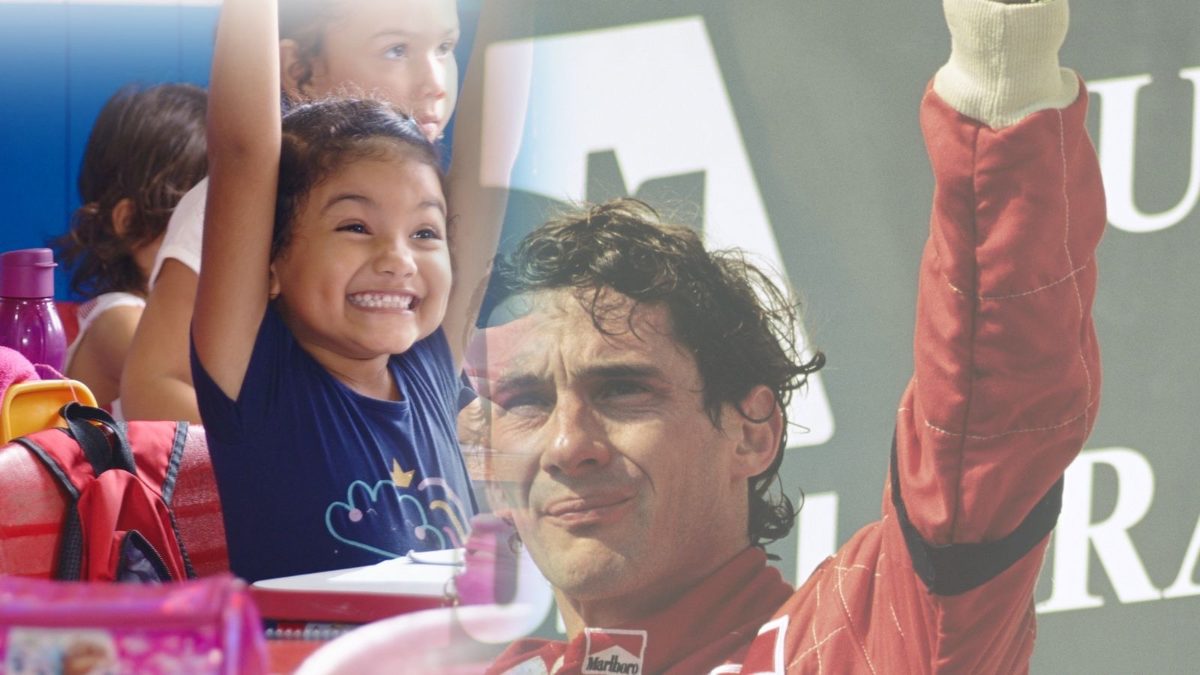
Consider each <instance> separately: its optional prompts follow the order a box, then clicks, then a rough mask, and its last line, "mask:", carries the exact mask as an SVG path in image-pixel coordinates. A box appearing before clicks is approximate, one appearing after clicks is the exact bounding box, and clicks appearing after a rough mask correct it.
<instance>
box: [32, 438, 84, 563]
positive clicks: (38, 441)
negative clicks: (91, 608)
mask: <svg viewBox="0 0 1200 675" xmlns="http://www.w3.org/2000/svg"><path fill="white" fill-rule="evenodd" d="M13 442H14V443H20V444H21V445H23V446H25V447H26V448H28V449H29V451H30V452H31V453H33V455H34V456H35V457H37V458H38V459H39V460H41V462H42V464H44V465H45V466H46V469H47V470H49V471H50V475H52V476H54V478H55V480H56V481H57V482H58V484H59V486H61V487H62V489H63V491H64V492H66V493H67V504H66V509H65V516H64V518H63V530H62V539H61V543H60V545H59V550H58V551H57V553H58V563H57V568H56V570H55V573H54V578H55V579H62V580H64V581H76V580H78V579H79V577H80V574H81V571H82V562H83V525H82V523H80V521H79V510H78V509H77V508H76V506H77V504H78V503H79V492H80V490H81V489H82V488H83V486H84V485H85V484H87V483H88V482H89V481H91V480H92V479H93V478H92V476H88V475H86V474H88V473H91V469H92V467H91V463H90V462H88V461H79V459H81V458H80V457H79V443H78V442H76V441H75V439H74V438H71V436H70V434H69V433H68V432H67V430H66V429H46V430H44V431H39V432H37V433H34V434H31V435H29V436H22V437H20V438H15V439H13ZM72 459H75V460H76V461H71V460H72Z"/></svg>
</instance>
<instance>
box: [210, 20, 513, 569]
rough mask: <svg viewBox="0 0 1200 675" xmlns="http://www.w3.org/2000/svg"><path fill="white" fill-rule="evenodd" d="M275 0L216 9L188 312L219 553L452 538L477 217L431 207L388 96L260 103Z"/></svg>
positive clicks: (300, 562)
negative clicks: (216, 504)
mask: <svg viewBox="0 0 1200 675" xmlns="http://www.w3.org/2000/svg"><path fill="white" fill-rule="evenodd" d="M275 12H276V8H275V3H274V2H265V1H263V0H226V2H225V3H224V6H223V8H222V11H221V19H220V23H219V28H218V33H217V46H216V50H215V54H214V59H213V72H212V84H211V95H212V101H213V105H212V108H211V113H210V115H209V129H210V130H211V136H210V139H209V171H210V173H209V183H208V193H207V204H206V212H205V219H204V245H203V248H202V265H201V270H200V275H199V284H198V288H197V293H196V305H195V312H194V318H193V322H192V372H193V380H194V382H195V387H196V397H197V402H198V403H199V407H200V413H201V417H202V419H203V421H204V424H205V428H206V431H207V433H208V441H209V448H210V451H211V454H212V461H213V468H214V470H215V473H216V477H217V486H218V489H219V491H220V494H221V501H222V506H223V509H224V513H225V527H226V533H227V536H228V543H229V554H230V563H231V567H232V569H233V571H234V572H235V573H237V574H238V575H240V576H243V577H245V578H247V579H251V580H256V579H261V578H265V577H274V576H284V575H290V574H299V573H304V572H313V571H319V570H326V569H336V568H343V567H351V566H356V565H364V564H369V563H374V562H379V561H380V560H383V559H387V558H392V557H398V556H402V555H404V554H405V553H407V552H409V551H410V550H432V549H441V548H449V547H454V546H461V545H462V544H463V542H464V540H465V538H466V534H467V533H466V529H465V528H466V524H467V521H468V520H469V519H470V518H471V516H472V515H473V514H474V511H475V507H474V499H473V496H472V494H471V488H470V483H469V481H468V476H467V472H466V469H465V466H464V463H463V459H462V456H461V454H460V452H459V448H458V442H457V439H456V432H455V415H456V413H457V410H458V396H459V393H460V389H461V382H460V379H459V373H460V364H461V361H462V353H463V351H464V349H465V344H466V341H467V338H468V334H469V331H470V329H471V325H472V324H473V321H474V316H475V313H476V312H477V307H478V297H479V296H480V293H479V289H480V288H481V284H482V282H483V281H484V280H485V279H486V277H487V269H488V261H489V260H490V258H491V256H492V254H493V253H494V249H495V243H496V239H497V236H498V232H496V231H492V230H491V229H489V225H490V226H491V227H495V228H498V225H499V218H498V217H497V218H495V219H494V220H486V219H484V222H482V223H481V222H480V219H479V218H477V217H472V216H475V214H474V213H472V212H469V211H463V210H461V209H458V208H456V209H455V210H454V212H452V211H451V210H450V208H449V207H448V205H447V202H446V198H445V192H444V190H443V180H442V175H441V173H440V169H439V166H440V162H439V160H438V156H437V152H436V149H435V147H434V146H433V145H432V144H431V142H430V140H429V138H428V134H426V133H425V132H424V130H423V129H422V127H421V124H420V122H419V121H417V120H414V119H413V118H411V117H409V116H407V115H405V114H404V113H403V112H402V111H399V110H397V109H396V108H393V107H392V106H391V105H390V104H387V103H383V102H377V101H370V100H365V101H364V100H338V99H327V100H322V101H316V102H312V103H306V104H302V105H299V106H296V107H294V108H292V109H291V110H289V112H288V113H287V114H286V115H285V116H283V117H282V123H281V114H280V109H279V105H278V91H279V87H280V72H281V71H280V67H279V49H278V46H277V32H276V13H275ZM468 157H470V155H468ZM473 173H474V175H475V176H478V171H475V172H473ZM460 214H461V215H462V216H463V218H462V220H461V222H459V221H458V215H460ZM468 228H469V229H468ZM452 254H453V256H454V262H455V269H454V283H453V284H452V283H451V255H452Z"/></svg>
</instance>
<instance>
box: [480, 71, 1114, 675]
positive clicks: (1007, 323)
mask: <svg viewBox="0 0 1200 675" xmlns="http://www.w3.org/2000/svg"><path fill="white" fill-rule="evenodd" d="M1086 111H1087V94H1086V92H1084V91H1083V90H1082V88H1080V92H1079V95H1078V97H1077V98H1076V99H1075V102H1074V103H1073V104H1070V105H1069V106H1067V107H1066V108H1062V109H1045V110H1041V111H1040V112H1035V113H1033V114H1031V115H1028V116H1026V117H1024V118H1023V119H1022V120H1021V121H1019V122H1017V123H1016V124H1014V125H1012V126H1007V127H1004V128H1001V129H999V130H995V129H992V128H991V127H989V126H988V125H986V124H983V123H981V122H977V121H975V120H974V119H971V118H970V117H967V116H966V115H964V114H962V113H960V112H958V111H957V110H955V108H953V107H951V106H950V105H949V104H948V103H947V102H946V101H945V100H944V99H943V98H942V97H941V96H939V94H938V93H935V92H934V91H933V88H932V87H931V88H930V89H929V90H928V91H927V93H926V96H925V98H924V100H923V102H922V108H921V124H922V129H923V132H924V134H925V138H926V145H927V149H928V151H929V155H930V157H931V161H932V167H933V172H934V176H935V179H936V187H935V192H934V202H933V214H932V218H931V228H930V237H929V240H928V242H927V244H926V247H925V251H924V254H923V258H922V262H921V268H920V280H919V292H918V301H917V321H916V331H915V339H914V343H915V355H914V366H915V373H914V376H913V378H912V380H911V382H910V383H909V385H908V387H907V389H906V391H905V392H904V395H903V399H902V401H901V404H900V408H899V411H898V414H897V421H896V431H895V439H894V442H893V450H892V459H891V462H892V468H891V471H890V472H889V480H888V484H887V486H886V487H885V490H884V498H883V514H882V518H881V519H880V520H879V521H877V522H875V523H873V524H871V525H868V526H867V527H865V528H863V529H862V530H860V531H859V532H858V533H857V534H855V535H854V536H853V537H852V538H851V539H850V541H848V542H847V543H846V544H845V545H844V546H843V547H842V548H841V549H840V550H839V551H838V552H837V554H836V555H834V556H832V557H830V558H829V559H828V560H826V561H825V562H824V563H823V564H822V565H821V566H820V567H818V569H817V570H816V571H815V572H814V573H813V574H812V576H811V577H810V578H809V579H808V581H807V582H806V583H805V584H804V585H803V586H802V587H800V588H799V589H798V590H795V591H793V590H792V589H791V587H789V586H788V585H787V584H786V583H784V581H783V580H782V578H781V577H780V575H779V573H778V572H777V571H775V570H774V569H773V568H770V567H769V566H767V563H766V558H765V555H764V554H763V553H762V552H761V551H759V550H757V549H748V550H747V551H745V552H743V553H742V554H741V555H739V556H738V557H736V558H735V559H734V560H732V561H731V562H729V563H728V564H726V565H725V566H724V567H722V568H720V569H719V570H718V571H717V572H715V573H714V574H713V575H711V576H710V577H709V578H707V579H706V580H704V581H703V582H701V583H700V584H699V585H698V586H697V587H695V588H694V589H692V590H691V591H689V593H687V594H686V595H685V596H684V597H683V598H681V599H680V600H679V601H678V602H677V603H676V604H674V605H672V606H671V607H667V608H665V609H663V610H662V611H660V612H658V613H657V614H654V615H652V616H648V617H644V618H643V619H642V620H639V621H637V622H634V623H632V624H629V625H623V626H618V627H615V628H611V629H587V630H586V631H585V632H584V633H583V634H581V635H579V636H577V637H576V638H574V639H573V640H571V641H570V642H567V643H562V642H545V641H539V640H524V641H521V642H518V643H516V644H514V645H512V646H511V647H510V648H509V649H508V651H506V652H505V654H504V655H502V657H501V658H500V659H499V660H498V661H497V662H496V663H495V664H494V665H493V667H492V670H491V671H489V672H495V673H514V674H530V673H547V672H557V673H571V674H574V673H584V674H587V673H609V672H631V673H680V674H687V675H694V674H696V673H705V672H711V673H744V674H749V673H785V672H786V673H822V672H825V673H848V672H854V673H927V672H939V673H1018V672H1025V671H1027V670H1028V668H1029V659H1030V655H1031V653H1032V650H1033V643H1034V637H1035V619H1034V609H1033V591H1034V585H1035V582H1036V580H1037V577H1038V572H1039V570H1040V567H1041V563H1042V559H1043V555H1044V553H1045V549H1046V544H1047V537H1048V534H1049V532H1050V530H1051V528H1052V527H1053V525H1054V522H1055V520H1056V518H1057V514H1058V510H1059V505H1060V500H1061V489H1062V485H1061V477H1062V475H1063V471H1064V470H1065V469H1066V467H1067V465H1068V464H1069V463H1070V462H1071V460H1072V459H1073V458H1074V457H1075V456H1076V454H1077V453H1078V451H1079V450H1080V449H1081V448H1082V446H1083V443H1084V441H1085V439H1086V438H1087V435H1088V433H1089V431H1090V429H1091V427H1092V422H1093V419H1094V415H1095V412H1096V409H1097V405H1098V395H1099V391H1100V364H1099V352H1098V349H1097V344H1096V339H1095V333H1094V331H1093V327H1092V321H1091V307H1092V299H1093V296H1094V293H1095V286H1096V265H1095V257H1094V252H1095V248H1096V245H1097V243H1098V242H1099V239H1100V235H1101V233H1102V231H1103V229H1104V224H1105V220H1106V218H1105V213H1104V194H1103V188H1102V185H1101V180H1100V170H1099V165H1098V162H1097V159H1096V156H1095V151H1094V150H1093V147H1092V144H1091V141H1090V140H1089V139H1088V136H1087V132H1086V130H1085V126H1084V121H1085V117H1086Z"/></svg>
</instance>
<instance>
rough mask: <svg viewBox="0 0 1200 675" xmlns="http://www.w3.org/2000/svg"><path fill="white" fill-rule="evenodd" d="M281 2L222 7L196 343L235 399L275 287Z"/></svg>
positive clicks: (243, 1) (243, 0)
mask: <svg viewBox="0 0 1200 675" xmlns="http://www.w3.org/2000/svg"><path fill="white" fill-rule="evenodd" d="M280 118H281V114H280V110H279V28H278V10H277V8H276V1H275V0H225V2H224V3H223V6H222V8H221V18H220V21H219V23H218V26H217V41H216V48H215V51H214V54H213V66H212V80H211V84H210V85H209V106H208V171H209V182H208V203H207V207H206V212H205V216H204V247H203V255H202V258H201V266H200V269H201V272H200V279H199V282H198V283H199V286H198V287H197V290H196V308H195V314H194V316H193V322H192V339H193V341H194V343H195V349H196V354H197V356H198V357H199V359H200V362H201V363H202V364H203V365H204V368H205V370H206V371H207V372H208V374H209V376H210V377H211V378H212V379H213V381H214V382H215V383H216V384H217V386H219V387H220V388H221V390H222V391H223V392H224V393H225V395H226V396H229V397H230V398H231V399H235V400H236V399H237V398H238V393H239V391H240V390H241V387H242V380H243V378H244V377H245V375H246V368H247V366H248V365H249V362H250V354H251V350H252V349H253V346H254V340H255V336H256V335H257V332H258V328H259V325H260V323H261V322H262V318H263V313H264V312H265V311H266V305H267V300H268V297H267V296H268V292H269V289H270V280H269V266H270V257H271V234H272V229H273V223H274V217H275V191H276V187H277V183H278V178H279V150H280V144H281V136H282V132H281V121H280Z"/></svg>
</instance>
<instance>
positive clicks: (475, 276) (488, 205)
mask: <svg viewBox="0 0 1200 675" xmlns="http://www.w3.org/2000/svg"><path fill="white" fill-rule="evenodd" d="M531 5H532V3H528V2H523V1H518V0H508V1H505V2H497V1H495V0H493V1H492V2H485V3H483V8H482V10H481V14H480V17H479V28H478V29H477V31H476V34H475V42H474V45H473V46H472V48H471V52H472V53H471V60H470V62H469V63H468V65H467V75H466V79H465V80H464V82H463V89H462V94H461V96H460V97H459V104H458V119H457V121H456V122H455V123H454V128H455V131H454V146H453V150H452V152H451V154H450V162H451V164H450V173H449V176H448V177H447V181H446V183H447V188H446V191H447V195H446V197H447V199H448V200H449V206H450V212H451V217H452V218H453V224H452V226H451V230H450V256H451V259H452V260H453V264H454V282H453V285H452V286H451V289H450V299H449V304H448V305H447V307H446V317H445V319H443V321H442V328H443V330H444V331H445V333H446V339H447V340H448V341H449V343H450V353H451V354H452V355H453V357H454V365H455V367H456V368H457V367H460V366H461V365H462V361H463V354H464V352H465V351H466V346H467V344H468V342H469V341H470V339H471V331H472V329H473V328H474V325H475V319H476V317H477V316H478V315H479V306H480V304H481V303H482V301H483V293H484V290H485V288H486V286H487V281H488V276H489V274H490V272H491V264H492V258H493V257H495V255H496V247H497V245H498V244H499V241H500V229H501V226H502V225H503V223H504V210H505V207H506V206H507V204H508V178H509V175H510V173H511V171H512V167H513V163H514V162H515V161H516V155H517V150H518V149H519V148H520V145H521V130H522V127H523V126H524V122H525V108H526V103H527V99H528V92H529V83H530V77H531V74H530V71H531V68H532V50H531V49H530V50H528V51H527V52H523V53H517V52H514V51H509V52H508V55H509V57H510V58H508V59H505V61H504V62H503V63H492V64H486V65H488V66H489V67H494V68H496V70H495V72H492V73H486V72H485V68H484V66H485V56H486V55H487V54H486V50H487V47H488V45H489V44H490V43H492V42H494V41H495V40H497V39H502V38H515V37H526V36H527V35H528V34H529V33H530V32H531V27H532V16H533V11H532V6H531ZM514 56H515V58H512V57H514ZM485 76H486V77H487V87H488V91H489V92H497V93H498V94H499V95H490V96H488V97H486V99H485V96H484V94H485V90H484V83H485ZM485 103H486V108H485ZM485 115H486V117H485ZM485 130H486V133H485ZM485 143H486V145H485Z"/></svg>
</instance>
